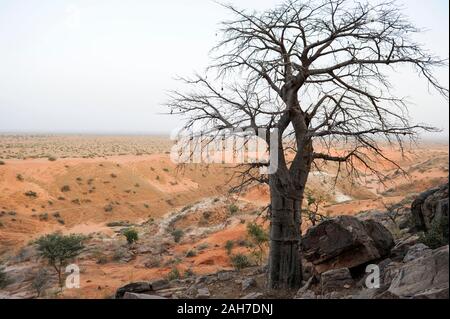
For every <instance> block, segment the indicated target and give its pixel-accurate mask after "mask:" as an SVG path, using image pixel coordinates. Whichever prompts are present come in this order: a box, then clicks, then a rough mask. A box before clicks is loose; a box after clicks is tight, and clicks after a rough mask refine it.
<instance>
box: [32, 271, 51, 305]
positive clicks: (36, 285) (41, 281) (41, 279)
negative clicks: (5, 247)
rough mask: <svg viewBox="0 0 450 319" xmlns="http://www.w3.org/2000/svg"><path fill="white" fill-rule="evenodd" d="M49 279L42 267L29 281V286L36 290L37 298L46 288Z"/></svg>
mask: <svg viewBox="0 0 450 319" xmlns="http://www.w3.org/2000/svg"><path fill="white" fill-rule="evenodd" d="M49 280H50V275H49V274H48V271H47V270H45V269H43V268H41V269H39V271H38V272H37V274H36V276H35V277H34V279H33V281H32V282H31V286H32V287H33V289H34V290H36V293H37V297H38V298H39V297H40V296H41V294H42V293H43V292H45V290H46V289H47V288H48V283H49Z"/></svg>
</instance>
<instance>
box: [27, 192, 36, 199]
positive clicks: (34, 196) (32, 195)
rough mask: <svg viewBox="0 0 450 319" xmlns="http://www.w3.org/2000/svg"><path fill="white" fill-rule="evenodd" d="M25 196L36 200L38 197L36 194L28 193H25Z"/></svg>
mask: <svg viewBox="0 0 450 319" xmlns="http://www.w3.org/2000/svg"><path fill="white" fill-rule="evenodd" d="M25 196H27V197H33V198H36V197H37V196H38V195H37V193H36V192H33V191H28V192H26V193H25Z"/></svg>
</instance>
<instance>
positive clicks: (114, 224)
mask: <svg viewBox="0 0 450 319" xmlns="http://www.w3.org/2000/svg"><path fill="white" fill-rule="evenodd" d="M106 226H108V227H128V226H130V223H129V222H123V221H119V222H110V223H107V224H106Z"/></svg>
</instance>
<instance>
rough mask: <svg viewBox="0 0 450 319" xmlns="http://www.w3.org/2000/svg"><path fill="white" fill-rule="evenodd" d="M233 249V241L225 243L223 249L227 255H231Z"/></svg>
mask: <svg viewBox="0 0 450 319" xmlns="http://www.w3.org/2000/svg"><path fill="white" fill-rule="evenodd" d="M233 247H234V241H232V240H227V242H226V243H225V249H226V251H227V254H228V255H231V252H232V251H233Z"/></svg>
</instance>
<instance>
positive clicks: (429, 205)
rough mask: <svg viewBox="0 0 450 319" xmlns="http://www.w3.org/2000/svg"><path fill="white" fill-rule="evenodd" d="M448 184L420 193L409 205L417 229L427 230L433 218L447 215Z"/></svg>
mask: <svg viewBox="0 0 450 319" xmlns="http://www.w3.org/2000/svg"><path fill="white" fill-rule="evenodd" d="M448 211H449V207H448V184H445V185H443V186H441V187H439V188H434V189H431V190H428V191H426V192H424V193H422V194H420V195H419V196H418V197H417V198H416V200H414V202H413V203H412V205H411V215H412V222H413V224H414V226H415V228H416V229H417V230H419V231H429V230H430V228H431V224H432V222H433V221H434V220H435V219H441V218H443V217H448Z"/></svg>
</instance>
